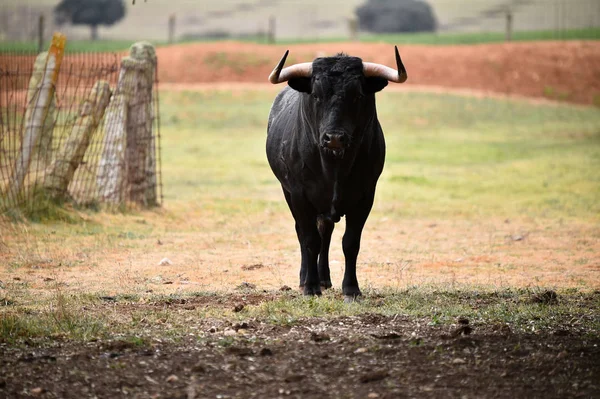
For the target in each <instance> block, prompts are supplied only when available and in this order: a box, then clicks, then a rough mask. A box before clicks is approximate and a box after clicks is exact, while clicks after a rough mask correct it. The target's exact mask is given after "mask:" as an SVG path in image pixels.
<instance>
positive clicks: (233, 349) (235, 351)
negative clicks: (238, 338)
mask: <svg viewBox="0 0 600 399" xmlns="http://www.w3.org/2000/svg"><path fill="white" fill-rule="evenodd" d="M225 352H227V353H229V354H230V355H236V356H240V357H244V356H252V355H253V354H254V353H253V352H252V349H250V348H246V347H240V346H229V347H227V349H225Z"/></svg>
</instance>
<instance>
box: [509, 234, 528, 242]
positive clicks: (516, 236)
mask: <svg viewBox="0 0 600 399" xmlns="http://www.w3.org/2000/svg"><path fill="white" fill-rule="evenodd" d="M510 238H511V239H512V240H513V241H523V240H524V239H525V236H523V235H521V234H515V235H512V236H511V237H510Z"/></svg>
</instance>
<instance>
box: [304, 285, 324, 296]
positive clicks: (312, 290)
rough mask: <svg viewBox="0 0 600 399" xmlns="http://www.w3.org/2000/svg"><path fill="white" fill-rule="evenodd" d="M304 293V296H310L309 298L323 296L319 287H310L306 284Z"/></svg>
mask: <svg viewBox="0 0 600 399" xmlns="http://www.w3.org/2000/svg"><path fill="white" fill-rule="evenodd" d="M303 293H304V295H309V296H314V295H321V287H320V286H318V285H317V286H316V287H315V286H309V285H308V284H305V285H304V289H303Z"/></svg>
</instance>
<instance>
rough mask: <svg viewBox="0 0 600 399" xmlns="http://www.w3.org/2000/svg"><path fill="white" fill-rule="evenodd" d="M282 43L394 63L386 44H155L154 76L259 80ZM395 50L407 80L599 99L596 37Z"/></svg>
mask: <svg viewBox="0 0 600 399" xmlns="http://www.w3.org/2000/svg"><path fill="white" fill-rule="evenodd" d="M286 49H289V50H290V57H289V58H288V63H294V62H304V61H309V60H312V59H314V58H315V57H317V56H323V55H332V54H335V53H338V52H340V51H344V52H346V53H348V54H351V55H355V56H359V57H361V58H363V59H364V60H369V61H372V62H379V63H383V64H387V65H394V59H393V55H394V54H393V46H391V45H388V44H383V43H319V44H299V45H289V46H266V45H259V44H252V43H237V42H219V43H199V44H187V45H180V46H169V47H163V48H159V49H158V50H157V54H158V57H159V63H160V66H159V79H160V82H161V83H162V84H171V83H178V84H198V83H211V84H214V83H215V82H249V83H263V82H265V81H266V78H267V76H268V75H269V73H270V71H271V70H272V68H273V66H274V65H275V64H276V62H277V61H278V60H279V58H280V57H281V55H282V54H283V52H284V51H285V50H286ZM400 52H401V55H402V58H403V61H404V63H405V65H406V67H407V70H408V75H409V80H408V83H407V84H406V85H405V86H408V87H410V86H411V85H416V86H433V87H437V88H448V89H453V90H465V89H467V90H474V91H476V92H481V93H490V92H491V93H498V94H502V95H511V96H512V95H517V96H525V97H534V98H545V99H550V100H559V101H567V102H573V103H580V104H595V103H596V104H598V103H600V75H599V74H598V70H600V41H561V42H525V43H505V44H485V45H473V46H401V48H400Z"/></svg>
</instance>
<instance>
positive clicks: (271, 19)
mask: <svg viewBox="0 0 600 399" xmlns="http://www.w3.org/2000/svg"><path fill="white" fill-rule="evenodd" d="M275 25H276V20H275V17H274V16H271V17H269V30H268V31H267V43H269V44H275Z"/></svg>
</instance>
